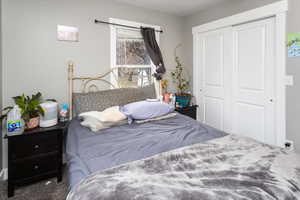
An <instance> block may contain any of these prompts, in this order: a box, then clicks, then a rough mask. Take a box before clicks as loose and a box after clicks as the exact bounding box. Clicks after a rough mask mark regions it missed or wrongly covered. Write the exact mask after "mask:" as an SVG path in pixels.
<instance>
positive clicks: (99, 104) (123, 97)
mask: <svg viewBox="0 0 300 200" xmlns="http://www.w3.org/2000/svg"><path fill="white" fill-rule="evenodd" d="M153 98H156V92H155V87H154V85H150V86H147V87H143V88H120V89H111V90H104V91H99V92H89V93H74V94H73V105H74V114H75V115H79V114H80V113H83V112H88V111H103V110H105V109H106V108H109V107H112V106H123V105H126V104H128V103H132V102H136V101H142V100H146V99H153Z"/></svg>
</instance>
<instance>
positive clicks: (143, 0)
mask: <svg viewBox="0 0 300 200" xmlns="http://www.w3.org/2000/svg"><path fill="white" fill-rule="evenodd" d="M115 1H117V2H121V3H126V4H130V5H134V6H138V7H143V8H148V9H151V10H157V11H161V12H165V13H170V14H174V15H178V16H186V15H190V14H193V13H195V12H197V11H202V10H205V9H208V8H210V7H213V6H216V5H218V4H220V3H223V2H225V1H231V2H232V1H235V0H115Z"/></svg>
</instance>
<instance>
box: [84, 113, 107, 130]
mask: <svg viewBox="0 0 300 200" xmlns="http://www.w3.org/2000/svg"><path fill="white" fill-rule="evenodd" d="M80 124H81V125H82V126H84V127H87V128H90V129H91V131H93V132H97V131H99V130H102V129H105V128H108V127H106V126H105V125H104V124H103V123H102V122H101V121H99V120H98V119H96V118H94V117H88V116H86V117H85V118H84V120H83V121H82V122H81V123H80Z"/></svg>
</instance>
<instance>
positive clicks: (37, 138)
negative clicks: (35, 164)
mask: <svg viewBox="0 0 300 200" xmlns="http://www.w3.org/2000/svg"><path fill="white" fill-rule="evenodd" d="M10 142H11V145H12V148H11V150H12V152H11V154H12V159H13V160H16V159H23V158H26V157H32V156H36V155H40V154H44V153H49V152H53V151H57V150H58V148H59V147H58V145H59V142H58V135H57V133H56V132H51V133H50V132H48V133H37V134H36V135H31V136H25V137H23V138H22V139H16V138H13V139H12V140H11V141H10Z"/></svg>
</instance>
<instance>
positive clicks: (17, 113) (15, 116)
mask: <svg viewBox="0 0 300 200" xmlns="http://www.w3.org/2000/svg"><path fill="white" fill-rule="evenodd" d="M6 127H7V135H19V134H22V133H23V132H24V128H25V122H24V120H23V119H22V117H21V109H20V107H19V106H17V105H15V106H14V107H13V109H12V110H11V111H9V113H8V114H7V122H6Z"/></svg>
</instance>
